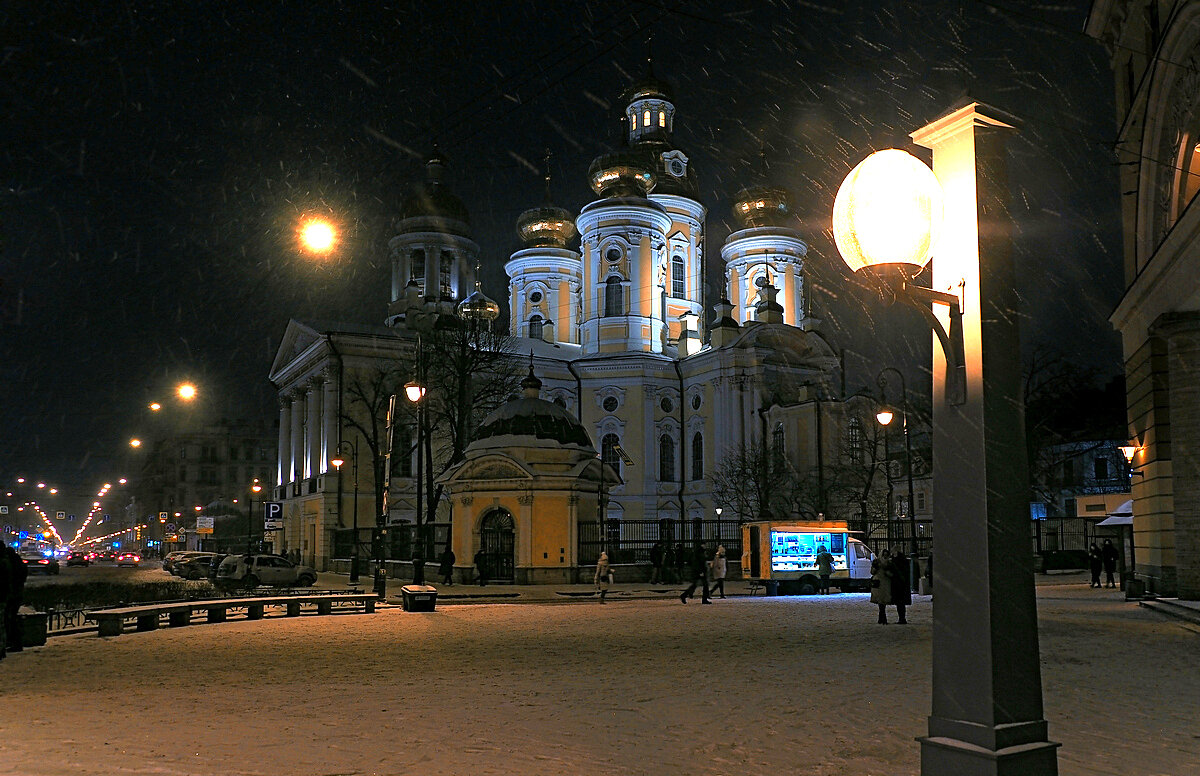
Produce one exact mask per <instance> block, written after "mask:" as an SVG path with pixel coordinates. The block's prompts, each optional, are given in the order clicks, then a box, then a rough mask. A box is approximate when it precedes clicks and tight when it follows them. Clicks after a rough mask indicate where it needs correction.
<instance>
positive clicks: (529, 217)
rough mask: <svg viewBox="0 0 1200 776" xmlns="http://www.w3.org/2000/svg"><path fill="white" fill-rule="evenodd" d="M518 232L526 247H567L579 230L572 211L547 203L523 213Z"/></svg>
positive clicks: (518, 222)
mask: <svg viewBox="0 0 1200 776" xmlns="http://www.w3.org/2000/svg"><path fill="white" fill-rule="evenodd" d="M517 234H519V235H520V236H521V241H522V242H524V243H525V247H526V248H565V247H567V243H568V242H570V241H571V239H572V238H574V237H575V235H576V234H578V232H577V231H576V229H575V219H574V218H572V217H571V213H570V211H568V210H566V209H564V208H561V207H555V206H554V205H549V204H547V205H542V206H541V207H535V208H530V209H529V210H526V211H525V212H524V213H522V214H521V215H520V217H518V218H517Z"/></svg>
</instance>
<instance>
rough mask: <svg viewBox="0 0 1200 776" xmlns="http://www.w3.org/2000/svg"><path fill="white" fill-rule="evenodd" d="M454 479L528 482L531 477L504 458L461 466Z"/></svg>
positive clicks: (486, 459)
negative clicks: (517, 480) (518, 480)
mask: <svg viewBox="0 0 1200 776" xmlns="http://www.w3.org/2000/svg"><path fill="white" fill-rule="evenodd" d="M454 479H456V480H458V481H460V482H461V481H462V480H513V479H521V480H528V479H531V477H530V476H529V472H527V471H525V470H524V469H523V468H521V467H520V466H518V465H517V464H516V463H514V462H512V461H510V460H508V459H506V458H499V457H489V458H484V459H481V460H478V461H472V462H470V463H466V464H463V467H462V469H460V470H459V472H458V475H457V476H456V477H455V478H454Z"/></svg>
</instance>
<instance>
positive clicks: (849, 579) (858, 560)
mask: <svg viewBox="0 0 1200 776" xmlns="http://www.w3.org/2000/svg"><path fill="white" fill-rule="evenodd" d="M822 547H824V548H825V549H826V550H828V551H829V554H830V555H832V556H833V570H832V573H831V574H830V575H829V586H830V587H836V588H838V589H839V590H841V591H842V592H850V591H854V590H870V589H871V561H872V560H873V559H874V558H875V553H873V552H871V549H870V548H869V547H867V545H865V544H863V543H862V542H861V541H859V540H858V539H855V538H854V537H853V536H851V535H850V529H849V528H848V527H847V525H846V523H844V522H839V521H822V522H817V521H811V522H807V521H795V520H790V521H774V520H758V521H754V522H749V523H745V524H744V525H743V526H742V576H743V577H745V578H746V579H750V580H754V581H757V582H761V583H763V584H764V585H765V586H766V587H767V591H768V592H778V593H779V594H782V595H797V594H799V595H811V594H812V593H815V592H817V590H818V589H820V577H819V576H818V575H817V553H819V552H820V551H821V548H822Z"/></svg>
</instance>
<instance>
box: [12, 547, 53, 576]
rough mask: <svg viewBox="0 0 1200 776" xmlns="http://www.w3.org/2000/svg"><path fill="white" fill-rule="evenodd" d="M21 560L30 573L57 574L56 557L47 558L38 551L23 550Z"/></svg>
mask: <svg viewBox="0 0 1200 776" xmlns="http://www.w3.org/2000/svg"><path fill="white" fill-rule="evenodd" d="M21 560H23V561H25V568H27V569H28V570H29V573H30V574H39V573H40V574H57V573H58V571H59V569H58V558H47V557H46V556H45V555H43V554H41V553H40V552H23V553H21Z"/></svg>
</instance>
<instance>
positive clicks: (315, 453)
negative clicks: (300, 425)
mask: <svg viewBox="0 0 1200 776" xmlns="http://www.w3.org/2000/svg"><path fill="white" fill-rule="evenodd" d="M322 382H324V381H323V380H322V379H321V378H320V377H312V378H309V381H308V407H307V410H306V412H305V416H304V417H305V422H306V425H307V428H308V434H307V435H306V437H305V440H304V441H305V442H307V443H308V444H307V448H308V449H306V450H305V451H304V476H305V477H306V478H307V477H316V476H317V475H318V474H320V473H321V431H322V428H321V427H322V425H323V423H322V418H321V393H322V391H321V383H322Z"/></svg>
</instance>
